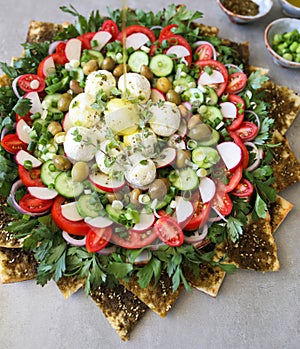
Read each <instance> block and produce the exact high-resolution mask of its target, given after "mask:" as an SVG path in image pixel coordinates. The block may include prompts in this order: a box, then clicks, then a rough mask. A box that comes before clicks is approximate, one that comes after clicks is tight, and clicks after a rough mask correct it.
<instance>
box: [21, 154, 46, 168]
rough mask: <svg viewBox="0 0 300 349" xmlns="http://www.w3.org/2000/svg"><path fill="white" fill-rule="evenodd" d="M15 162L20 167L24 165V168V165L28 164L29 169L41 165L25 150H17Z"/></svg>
mask: <svg viewBox="0 0 300 349" xmlns="http://www.w3.org/2000/svg"><path fill="white" fill-rule="evenodd" d="M16 162H17V163H18V165H22V166H24V165H25V167H26V164H30V165H31V167H33V168H35V167H39V166H41V165H42V162H41V161H40V160H39V159H37V158H35V157H34V156H32V155H31V154H29V153H28V152H27V151H25V150H19V151H18V152H17V154H16Z"/></svg>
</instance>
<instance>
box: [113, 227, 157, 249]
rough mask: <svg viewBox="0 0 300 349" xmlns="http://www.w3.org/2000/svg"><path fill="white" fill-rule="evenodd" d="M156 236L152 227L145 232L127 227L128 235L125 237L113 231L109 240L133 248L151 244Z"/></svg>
mask: <svg viewBox="0 0 300 349" xmlns="http://www.w3.org/2000/svg"><path fill="white" fill-rule="evenodd" d="M156 238H157V235H156V233H155V231H154V230H153V229H152V230H148V231H147V232H145V233H137V232H133V231H132V230H130V229H128V235H127V236H126V237H121V236H120V235H119V234H118V233H113V234H112V237H111V240H112V241H113V243H115V244H116V245H118V246H121V247H124V248H127V249H135V248H142V247H146V246H149V245H151V244H152V242H153V241H154V240H155V239H156Z"/></svg>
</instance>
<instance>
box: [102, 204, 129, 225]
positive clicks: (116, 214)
mask: <svg viewBox="0 0 300 349" xmlns="http://www.w3.org/2000/svg"><path fill="white" fill-rule="evenodd" d="M105 209H106V212H107V214H108V216H109V217H110V218H111V219H112V220H113V221H114V222H117V223H118V222H120V215H121V213H124V212H125V211H124V210H117V209H115V208H113V207H112V205H110V204H108V205H106V206H105Z"/></svg>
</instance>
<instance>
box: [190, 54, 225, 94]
mask: <svg viewBox="0 0 300 349" xmlns="http://www.w3.org/2000/svg"><path fill="white" fill-rule="evenodd" d="M195 65H197V66H198V67H199V68H200V70H201V71H204V69H205V67H210V68H211V69H213V70H217V71H219V72H220V73H221V74H222V75H223V77H224V82H222V83H220V84H216V86H215V87H214V89H215V91H216V93H217V95H218V96H219V97H220V96H221V95H222V94H223V92H224V91H225V89H226V86H227V82H228V71H227V69H226V67H225V66H224V64H222V63H221V62H219V61H217V60H214V59H203V60H198V61H196V62H195Z"/></svg>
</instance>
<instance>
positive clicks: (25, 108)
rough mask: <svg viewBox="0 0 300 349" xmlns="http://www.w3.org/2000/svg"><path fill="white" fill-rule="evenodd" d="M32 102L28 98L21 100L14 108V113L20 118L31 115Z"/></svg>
mask: <svg viewBox="0 0 300 349" xmlns="http://www.w3.org/2000/svg"><path fill="white" fill-rule="evenodd" d="M31 106H32V102H31V100H30V99H28V98H20V99H19V100H18V102H17V104H16V105H15V106H14V107H13V111H14V112H15V113H17V114H19V115H20V116H25V115H27V114H28V113H29V110H30V108H31Z"/></svg>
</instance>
